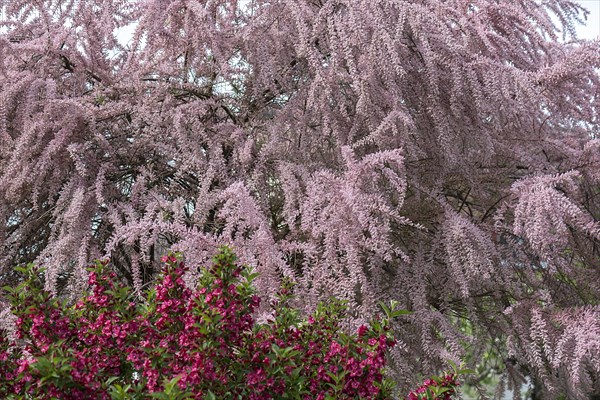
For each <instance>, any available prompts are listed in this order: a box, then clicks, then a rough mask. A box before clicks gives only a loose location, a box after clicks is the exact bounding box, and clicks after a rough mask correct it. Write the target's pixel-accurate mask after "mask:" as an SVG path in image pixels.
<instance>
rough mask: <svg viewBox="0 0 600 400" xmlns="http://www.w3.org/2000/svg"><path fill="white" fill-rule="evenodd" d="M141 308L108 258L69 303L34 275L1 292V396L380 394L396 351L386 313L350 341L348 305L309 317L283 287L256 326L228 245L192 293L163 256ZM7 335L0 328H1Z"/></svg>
mask: <svg viewBox="0 0 600 400" xmlns="http://www.w3.org/2000/svg"><path fill="white" fill-rule="evenodd" d="M163 261H164V263H165V265H164V268H163V271H162V273H161V274H160V277H159V278H158V280H157V282H156V285H155V286H154V287H153V288H152V289H149V290H148V291H147V293H146V294H145V297H144V301H139V300H136V299H137V297H135V296H134V294H133V292H132V289H131V288H129V287H127V286H124V285H121V284H119V283H118V280H117V277H116V275H115V274H114V273H113V272H109V271H108V269H107V268H106V262H97V263H96V265H95V267H94V268H92V269H91V270H90V273H89V282H88V283H89V291H88V293H87V294H86V295H85V296H84V297H82V298H81V299H80V300H79V301H77V302H76V303H75V304H69V303H67V302H66V301H64V300H61V299H59V298H56V297H53V296H51V295H50V294H48V293H47V292H45V291H44V290H43V282H42V280H41V278H40V277H41V276H43V274H41V271H40V270H39V269H36V268H35V267H33V266H31V265H30V266H28V267H26V268H20V269H19V271H20V272H21V273H23V274H24V275H25V279H24V281H23V282H22V283H21V284H20V285H19V286H18V287H16V288H12V289H11V288H5V290H6V291H7V298H8V299H9V301H10V303H11V306H12V312H13V313H14V315H15V316H16V318H17V320H16V332H15V336H16V339H15V340H14V341H13V340H8V339H7V335H0V396H1V397H2V398H7V399H10V398H35V399H45V398H57V399H147V398H156V399H187V398H194V399H250V400H258V399H261V400H262V399H301V400H304V399H319V400H325V399H335V400H338V399H384V398H389V397H390V396H391V393H392V390H393V387H394V385H393V383H392V382H390V381H389V380H387V379H386V378H385V377H384V376H383V369H384V367H385V365H386V357H385V355H386V351H387V350H388V349H389V348H391V347H392V346H394V344H395V341H394V339H393V335H392V334H391V332H390V329H389V324H390V321H391V319H393V318H395V317H398V316H400V315H402V314H403V313H405V312H403V311H397V310H395V309H394V305H392V307H389V308H388V307H385V306H384V307H383V310H384V314H383V315H382V317H381V318H380V319H377V320H373V321H372V322H371V323H370V324H369V326H366V325H363V326H361V327H360V328H359V329H358V331H357V333H356V334H353V335H348V334H346V333H344V331H343V330H342V329H341V321H342V318H343V315H344V311H345V305H344V304H343V303H342V302H340V301H336V300H332V301H329V302H327V303H323V304H321V305H320V306H319V307H318V308H317V309H316V310H315V312H314V313H313V314H312V315H311V316H309V317H308V318H302V317H301V315H300V313H299V312H298V311H297V310H294V309H293V308H292V307H290V305H289V302H290V300H291V299H292V295H291V292H292V291H291V289H292V284H291V282H290V281H285V282H284V284H283V286H282V288H281V290H280V293H279V296H278V297H277V299H276V301H274V303H273V304H272V305H273V308H274V313H273V317H272V318H271V319H270V320H268V321H267V322H266V323H263V324H259V323H257V322H256V321H255V320H254V318H253V313H254V311H255V310H256V309H257V307H258V306H259V303H260V298H259V297H258V296H257V295H256V293H255V289H254V287H253V285H252V282H253V279H254V278H255V277H256V274H254V273H253V272H252V271H251V270H250V269H248V268H245V267H242V266H239V265H238V264H237V263H236V258H235V255H234V254H233V253H232V252H231V250H230V249H228V248H225V247H224V248H221V249H220V251H219V253H218V254H217V255H216V256H215V258H214V260H213V261H214V262H213V265H212V266H211V267H210V268H208V269H205V270H203V272H202V275H201V277H200V280H199V285H198V287H197V288H196V289H194V290H192V289H190V288H188V287H187V286H186V285H185V284H184V281H183V275H184V273H185V272H186V266H185V265H184V263H183V262H181V260H180V257H179V256H178V255H169V256H167V257H165V258H164V259H163ZM4 333H6V332H4Z"/></svg>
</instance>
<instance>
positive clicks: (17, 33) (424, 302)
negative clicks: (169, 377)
mask: <svg viewBox="0 0 600 400" xmlns="http://www.w3.org/2000/svg"><path fill="white" fill-rule="evenodd" d="M0 5H1V7H2V10H3V16H2V20H1V24H0V221H1V223H0V265H1V266H2V268H3V269H2V275H1V278H2V280H3V281H4V282H11V280H13V279H14V278H13V275H12V273H11V268H12V266H13V265H15V264H17V263H23V262H30V261H35V262H36V263H39V264H42V265H43V266H45V267H46V268H47V271H46V284H47V287H48V288H49V289H51V290H53V291H54V292H55V293H69V292H70V293H73V292H77V291H78V290H80V289H81V287H82V285H84V283H85V280H84V277H85V276H86V271H85V267H86V266H87V265H88V264H89V263H90V261H91V260H93V259H95V258H99V257H107V256H110V257H111V259H112V262H113V266H114V267H115V268H116V270H117V271H118V273H119V274H121V275H122V276H123V277H125V278H126V279H128V280H129V281H130V282H131V283H132V284H134V285H136V287H138V288H139V287H141V286H143V285H144V284H146V283H147V282H149V281H150V277H151V276H152V274H153V273H154V272H156V271H155V270H156V268H157V267H158V265H159V258H160V256H161V255H162V254H164V252H165V251H166V249H168V248H173V249H174V250H180V251H183V252H185V254H186V257H187V258H188V260H189V263H190V264H191V265H204V264H206V261H207V260H208V258H209V257H210V256H211V255H212V254H213V253H214V251H215V249H216V246H217V245H218V244H230V245H232V246H234V248H235V249H236V252H237V253H238V254H239V255H240V256H241V258H242V259H243V260H244V261H245V262H247V263H249V264H252V265H254V266H256V269H257V270H258V272H260V273H261V277H260V279H259V281H258V285H259V289H260V290H261V292H262V294H266V295H268V294H270V293H271V294H272V293H273V291H274V290H275V289H276V288H277V286H278V284H279V281H280V278H281V277H282V276H283V275H290V276H294V277H295V278H296V279H297V280H298V281H299V286H298V290H299V292H300V294H301V299H303V300H304V302H305V304H304V306H306V307H307V308H310V307H312V306H314V305H315V303H316V302H317V301H318V300H319V299H323V298H325V297H327V296H329V295H335V296H337V297H341V298H344V299H347V300H349V301H350V304H351V305H352V307H353V310H354V311H355V315H354V320H355V322H359V321H360V320H361V319H366V316H367V315H368V314H370V313H372V312H373V311H374V310H375V309H376V304H377V302H378V301H380V300H389V299H396V300H398V301H400V303H401V305H402V306H403V307H405V308H407V309H410V310H413V311H414V313H413V314H411V316H409V317H408V318H406V319H404V320H402V321H400V322H399V323H398V327H397V329H398V332H399V335H398V336H399V340H400V343H399V346H398V347H397V351H396V353H395V354H394V359H395V360H394V361H395V364H396V369H395V370H396V376H397V379H398V380H399V381H400V382H401V383H406V382H410V383H412V382H414V374H415V373H416V372H425V373H429V372H432V371H434V370H436V369H437V368H438V367H439V366H440V365H442V363H443V362H444V360H447V359H451V360H455V361H458V360H459V359H463V360H468V361H469V362H471V363H473V364H474V363H476V362H478V361H481V360H484V358H483V355H484V352H488V354H495V355H496V357H492V359H494V360H496V361H497V362H500V363H501V364H500V366H501V369H502V370H503V371H506V373H505V378H506V379H508V381H509V382H519V379H520V378H519V377H520V376H523V375H528V376H531V377H533V379H534V381H535V382H536V388H539V389H540V390H545V391H549V392H546V395H547V396H550V397H553V396H557V395H558V393H564V394H566V395H567V397H569V398H579V397H582V396H584V393H591V391H592V388H594V387H595V390H600V364H599V363H598V362H597V361H598V359H600V308H599V306H598V304H599V299H600V261H599V259H600V224H599V222H598V219H599V218H600V196H599V194H600V185H599V184H600V141H599V140H598V139H596V138H597V136H598V134H599V133H600V129H599V106H600V100H599V92H598V90H599V87H600V86H599V84H600V79H599V75H598V72H597V71H598V68H600V43H599V42H598V41H595V42H589V41H578V40H577V39H576V37H575V36H574V24H575V23H576V22H577V19H578V18H581V17H582V16H583V15H584V14H583V13H582V12H581V11H582V10H581V9H580V8H579V6H578V5H577V4H576V2H574V1H567V0H546V1H535V0H510V1H502V2H498V1H494V0H471V1H467V0H329V1H327V0H322V1H321V0H245V1H242V0H239V1H235V0H195V1H194V0H138V1H135V0H131V1H117V0H86V1H75V0H70V1H68V0H46V1H44V0H39V1H31V0H20V1H17V0H1V1H0ZM127 32H133V33H132V34H128V33H127ZM122 39H125V41H127V43H126V44H123V43H121V41H123V40H122ZM120 40H121V41H120ZM189 279H190V281H193V279H194V276H190V277H189ZM488 360H489V357H488ZM482 362H484V363H485V361H482ZM406 386H408V384H407V385H406ZM582 398H583V397H582Z"/></svg>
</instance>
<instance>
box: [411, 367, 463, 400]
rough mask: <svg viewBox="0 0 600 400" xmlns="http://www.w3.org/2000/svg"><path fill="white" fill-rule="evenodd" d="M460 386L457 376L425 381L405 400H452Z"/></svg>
mask: <svg viewBox="0 0 600 400" xmlns="http://www.w3.org/2000/svg"><path fill="white" fill-rule="evenodd" d="M458 386H460V383H459V382H458V380H457V374H456V373H451V374H445V375H443V376H440V377H437V376H436V377H433V378H431V379H427V380H425V382H423V384H422V385H421V386H419V387H418V388H417V389H415V390H414V391H412V392H410V393H409V394H408V398H407V400H452V398H453V396H454V395H455V394H456V388H457V387H458Z"/></svg>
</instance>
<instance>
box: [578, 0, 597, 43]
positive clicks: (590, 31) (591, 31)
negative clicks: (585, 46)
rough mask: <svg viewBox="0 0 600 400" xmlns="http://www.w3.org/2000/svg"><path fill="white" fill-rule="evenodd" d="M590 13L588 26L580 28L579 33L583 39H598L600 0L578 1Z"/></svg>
mask: <svg viewBox="0 0 600 400" xmlns="http://www.w3.org/2000/svg"><path fill="white" fill-rule="evenodd" d="M578 1H579V3H580V4H581V5H582V6H584V7H585V8H587V9H588V10H589V11H590V15H589V16H588V20H587V24H586V25H585V26H581V27H579V29H577V33H578V34H579V37H580V38H581V39H596V38H597V37H598V36H600V0H578Z"/></svg>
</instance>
